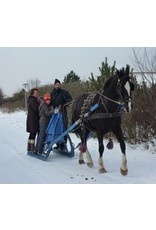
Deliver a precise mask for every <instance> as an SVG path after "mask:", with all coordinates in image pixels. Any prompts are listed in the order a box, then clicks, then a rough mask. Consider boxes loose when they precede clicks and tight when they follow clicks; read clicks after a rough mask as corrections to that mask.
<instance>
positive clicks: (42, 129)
mask: <svg viewBox="0 0 156 230" xmlns="http://www.w3.org/2000/svg"><path fill="white" fill-rule="evenodd" d="M50 102H51V96H50V94H49V93H46V94H44V96H43V102H41V103H40V105H39V135H38V138H37V144H36V150H35V151H36V153H37V154H41V153H42V152H43V146H44V144H43V143H44V141H45V137H46V129H47V126H48V124H49V120H50V118H51V115H52V114H53V111H52V110H51V106H50Z"/></svg>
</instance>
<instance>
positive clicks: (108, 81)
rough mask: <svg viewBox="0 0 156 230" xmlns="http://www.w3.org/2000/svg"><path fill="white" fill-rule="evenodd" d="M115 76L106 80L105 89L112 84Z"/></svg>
mask: <svg viewBox="0 0 156 230" xmlns="http://www.w3.org/2000/svg"><path fill="white" fill-rule="evenodd" d="M115 76H116V75H115ZM115 76H112V77H109V79H107V80H106V82H105V84H104V87H103V89H104V90H106V89H107V88H108V87H109V86H110V84H111V82H112V81H113V79H114V77H115Z"/></svg>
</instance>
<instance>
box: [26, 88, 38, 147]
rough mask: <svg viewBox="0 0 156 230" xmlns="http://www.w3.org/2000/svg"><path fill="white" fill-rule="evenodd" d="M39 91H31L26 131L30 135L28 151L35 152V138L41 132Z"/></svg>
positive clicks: (35, 89) (28, 101) (34, 89)
mask: <svg viewBox="0 0 156 230" xmlns="http://www.w3.org/2000/svg"><path fill="white" fill-rule="evenodd" d="M38 98H39V91H38V89H37V88H33V89H31V90H30V95H29V97H28V100H27V103H28V113H27V120H26V131H27V132H28V133H29V137H28V145H27V151H35V138H36V135H37V133H38V132H39V111H38V108H39V99H38Z"/></svg>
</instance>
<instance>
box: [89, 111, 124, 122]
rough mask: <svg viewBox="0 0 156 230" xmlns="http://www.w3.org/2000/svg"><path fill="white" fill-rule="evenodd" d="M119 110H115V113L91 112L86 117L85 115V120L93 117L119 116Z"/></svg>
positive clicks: (93, 118)
mask: <svg viewBox="0 0 156 230" xmlns="http://www.w3.org/2000/svg"><path fill="white" fill-rule="evenodd" d="M121 115H122V113H121V112H115V113H95V114H91V115H89V116H88V117H86V120H88V121H90V120H95V119H104V118H114V117H121Z"/></svg>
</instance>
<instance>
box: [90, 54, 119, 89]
mask: <svg viewBox="0 0 156 230" xmlns="http://www.w3.org/2000/svg"><path fill="white" fill-rule="evenodd" d="M115 65H116V62H115V61H114V63H113V65H112V66H109V65H108V61H107V57H106V58H105V61H104V62H102V63H101V67H99V71H100V75H99V76H97V77H94V75H93V73H91V77H89V81H87V85H88V89H89V91H97V90H100V89H101V88H102V87H103V85H104V83H105V81H106V80H107V79H108V78H109V77H110V76H112V75H114V74H115V71H116V68H115Z"/></svg>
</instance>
